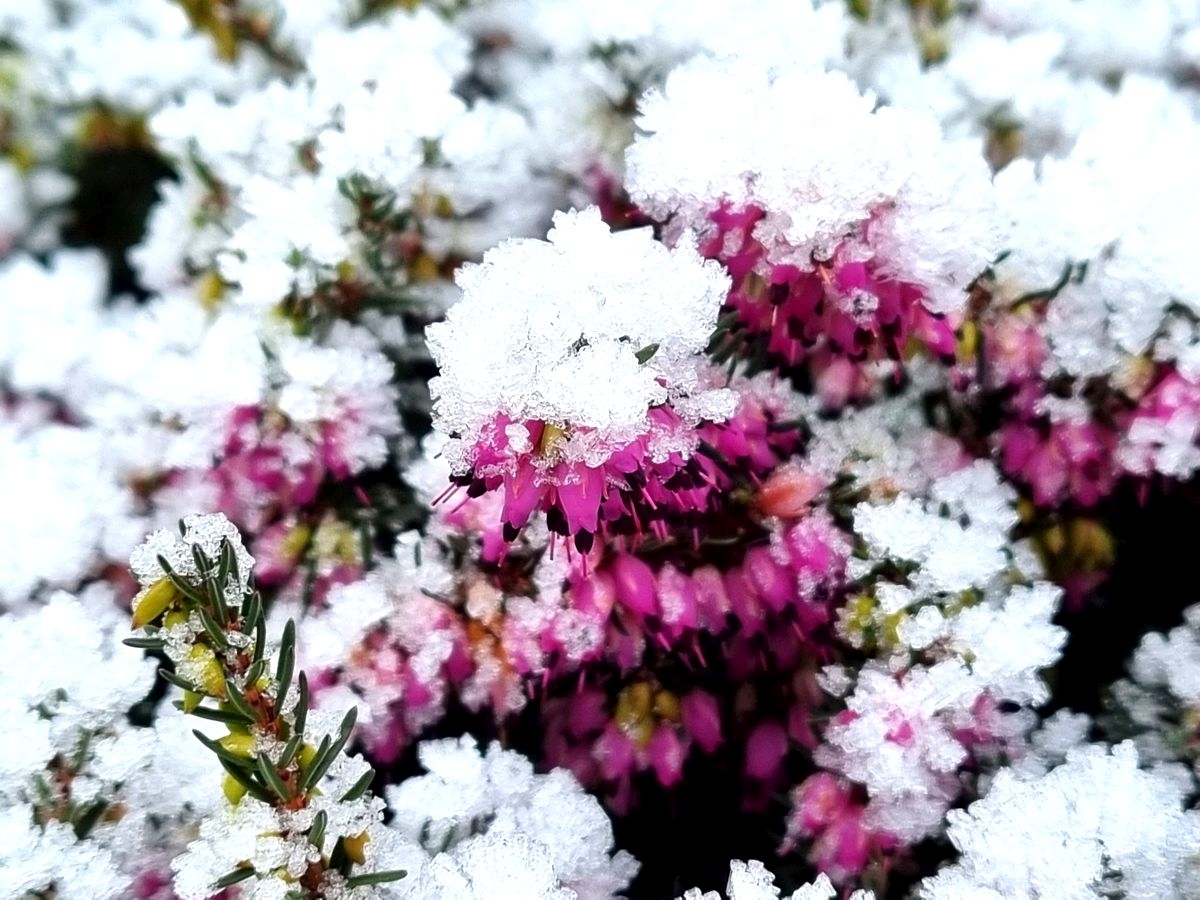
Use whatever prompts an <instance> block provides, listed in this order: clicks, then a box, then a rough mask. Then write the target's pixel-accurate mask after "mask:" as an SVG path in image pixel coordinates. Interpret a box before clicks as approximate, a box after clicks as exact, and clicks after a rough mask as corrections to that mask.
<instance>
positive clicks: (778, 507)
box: [757, 461, 826, 519]
mask: <svg viewBox="0 0 1200 900" xmlns="http://www.w3.org/2000/svg"><path fill="white" fill-rule="evenodd" d="M825 487H826V479H825V478H824V477H822V476H820V475H815V474H812V473H808V472H805V471H804V470H803V468H801V467H800V465H799V464H798V463H796V462H794V461H792V462H787V463H784V464H783V465H782V466H779V467H778V468H777V469H775V471H773V472H772V473H771V474H770V475H769V476H768V477H767V480H766V481H765V482H764V483H763V486H762V487H761V488H759V491H758V498H757V502H758V508H759V510H760V511H762V512H763V513H764V514H765V515H768V516H777V517H778V518H781V519H801V518H803V517H804V516H806V515H808V513H809V512H810V511H811V509H812V506H811V504H812V501H813V500H814V499H816V497H817V495H818V494H819V493H821V491H823V490H824V489H825Z"/></svg>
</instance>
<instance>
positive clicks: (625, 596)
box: [612, 553, 659, 616]
mask: <svg viewBox="0 0 1200 900" xmlns="http://www.w3.org/2000/svg"><path fill="white" fill-rule="evenodd" d="M612 574H613V579H614V581H615V583H616V584H615V586H616V593H617V599H618V600H619V601H620V602H621V603H622V604H623V605H624V606H625V607H626V608H627V609H629V610H630V611H631V612H633V613H636V614H637V615H639V616H657V615H658V613H659V607H658V586H657V585H656V584H655V580H654V570H653V569H651V568H650V567H649V566H648V565H646V563H644V562H642V561H641V560H640V559H638V558H637V557H636V556H632V555H630V554H628V553H622V554H620V555H619V556H618V557H617V558H616V559H615V560H613V563H612Z"/></svg>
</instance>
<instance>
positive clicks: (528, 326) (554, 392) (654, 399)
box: [427, 208, 734, 471]
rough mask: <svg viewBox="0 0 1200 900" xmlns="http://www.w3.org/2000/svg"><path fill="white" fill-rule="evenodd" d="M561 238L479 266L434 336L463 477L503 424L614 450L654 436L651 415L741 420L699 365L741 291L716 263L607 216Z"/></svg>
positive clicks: (576, 218) (580, 222)
mask: <svg viewBox="0 0 1200 900" xmlns="http://www.w3.org/2000/svg"><path fill="white" fill-rule="evenodd" d="M548 238H549V240H548V241H537V240H511V241H507V242H505V243H503V244H501V245H500V246H499V247H497V248H496V249H494V250H491V251H490V252H488V253H487V254H485V255H484V257H483V262H482V263H481V264H479V265H474V266H465V267H464V268H463V270H462V271H461V272H460V274H459V276H458V283H459V286H460V287H461V288H462V290H463V297H462V299H461V300H460V301H459V302H458V303H457V304H456V305H455V306H454V307H452V308H451V309H450V312H449V313H448V315H447V316H446V321H445V322H443V323H440V324H436V325H432V326H430V327H429V329H428V330H427V335H428V339H429V346H430V350H431V351H432V353H433V357H434V360H435V361H436V362H437V364H438V367H439V368H440V370H441V374H440V375H439V376H438V377H437V378H435V379H433V380H432V381H431V382H430V390H431V392H432V394H433V397H434V401H435V406H434V418H435V424H436V426H437V427H438V428H439V429H440V430H441V431H443V432H445V433H447V434H449V435H450V436H451V437H452V438H454V439H455V440H453V441H451V442H450V444H449V445H448V446H447V449H446V453H447V458H448V459H450V461H451V465H452V468H454V469H456V470H457V471H465V470H466V469H467V468H468V467H469V464H470V460H469V458H465V456H464V454H465V453H466V452H467V451H469V448H470V447H471V445H472V444H473V443H474V442H475V441H476V439H478V438H479V437H480V435H481V434H482V433H483V431H484V429H485V428H486V427H487V426H488V425H489V424H490V423H491V422H493V421H494V420H495V419H496V418H497V416H498V415H503V416H506V417H507V418H508V419H509V420H511V421H514V422H525V421H542V422H548V423H552V424H555V425H557V426H559V427H567V426H577V427H585V428H588V429H591V430H593V431H594V432H595V434H596V435H597V437H598V439H599V442H600V443H602V444H603V445H605V447H606V448H607V450H611V449H612V448H613V447H615V446H620V445H621V444H623V443H628V442H629V441H630V440H632V439H635V438H637V437H639V436H641V435H644V434H645V433H646V432H647V431H648V430H649V422H648V419H647V411H648V410H649V409H650V408H651V407H656V406H661V405H663V404H671V405H672V406H673V407H674V408H675V410H676V411H677V412H679V413H680V414H681V415H683V416H684V418H685V419H691V420H692V421H698V420H699V419H702V418H705V419H715V420H721V419H724V418H726V417H727V416H728V415H729V414H731V413H732V411H733V399H734V398H733V395H732V394H731V393H729V392H728V391H724V390H703V389H701V388H700V385H699V381H698V378H699V376H698V372H697V367H696V366H697V360H698V354H699V353H700V352H701V351H702V350H703V349H704V347H705V345H706V344H707V343H708V340H709V338H710V336H711V335H712V332H713V328H714V327H715V325H716V318H717V311H718V310H719V308H720V306H721V303H722V302H723V300H724V297H725V292H726V291H727V290H728V288H729V282H728V279H727V278H726V277H725V275H723V274H722V273H721V270H720V268H719V267H718V266H717V265H716V264H715V263H711V262H703V261H701V259H700V257H699V254H698V253H697V252H696V250H695V249H694V248H692V247H691V246H688V245H686V244H684V245H681V246H679V247H676V248H675V249H673V250H668V249H667V248H666V247H665V246H664V245H663V244H661V243H659V242H658V241H657V240H655V239H654V237H653V235H652V233H651V232H650V230H649V229H637V230H631V231H625V232H619V233H612V232H610V231H609V229H608V226H607V225H605V224H604V223H603V222H602V221H601V219H600V213H599V210H597V209H595V208H590V209H586V210H583V211H581V212H574V211H573V212H568V213H556V214H555V217H554V227H553V228H552V229H551V231H550V233H549V235H548ZM651 353H652V354H653V355H649V354H651ZM647 357H648V358H647ZM569 453H570V448H568V454H569ZM603 455H607V453H604V454H603Z"/></svg>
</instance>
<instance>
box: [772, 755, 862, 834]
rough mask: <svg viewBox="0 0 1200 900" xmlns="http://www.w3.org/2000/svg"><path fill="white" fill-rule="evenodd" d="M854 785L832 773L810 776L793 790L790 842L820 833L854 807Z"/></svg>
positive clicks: (789, 822) (789, 825) (789, 827)
mask: <svg viewBox="0 0 1200 900" xmlns="http://www.w3.org/2000/svg"><path fill="white" fill-rule="evenodd" d="M850 797H851V791H850V784H849V782H847V781H845V780H844V779H840V778H838V777H837V776H835V775H831V774H830V773H829V772H817V773H815V774H813V775H810V776H809V777H808V778H806V779H805V780H804V781H802V782H801V783H800V785H799V786H798V787H797V788H796V789H795V790H793V791H792V815H791V817H790V819H789V821H788V843H793V842H794V841H793V838H794V837H795V836H796V835H804V836H809V837H811V836H813V835H816V834H820V833H821V832H822V831H824V830H825V829H826V828H828V827H829V826H830V825H832V824H833V823H834V822H836V821H837V820H838V819H839V818H841V816H842V815H843V814H844V813H845V812H846V811H847V809H848V807H849V806H850Z"/></svg>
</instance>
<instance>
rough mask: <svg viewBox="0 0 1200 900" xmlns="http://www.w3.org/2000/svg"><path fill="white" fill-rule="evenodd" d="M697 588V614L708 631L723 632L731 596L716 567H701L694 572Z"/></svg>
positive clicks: (693, 579)
mask: <svg viewBox="0 0 1200 900" xmlns="http://www.w3.org/2000/svg"><path fill="white" fill-rule="evenodd" d="M692 583H693V584H694V585H695V586H696V603H697V613H698V614H699V618H700V621H701V623H702V624H703V627H704V629H705V630H706V631H721V630H722V629H723V628H724V627H725V616H726V615H728V614H729V595H728V594H727V593H726V592H725V580H724V578H723V577H722V576H721V573H720V572H718V571H717V569H716V567H714V566H701V567H700V568H698V569H696V570H695V571H694V572H692Z"/></svg>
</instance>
